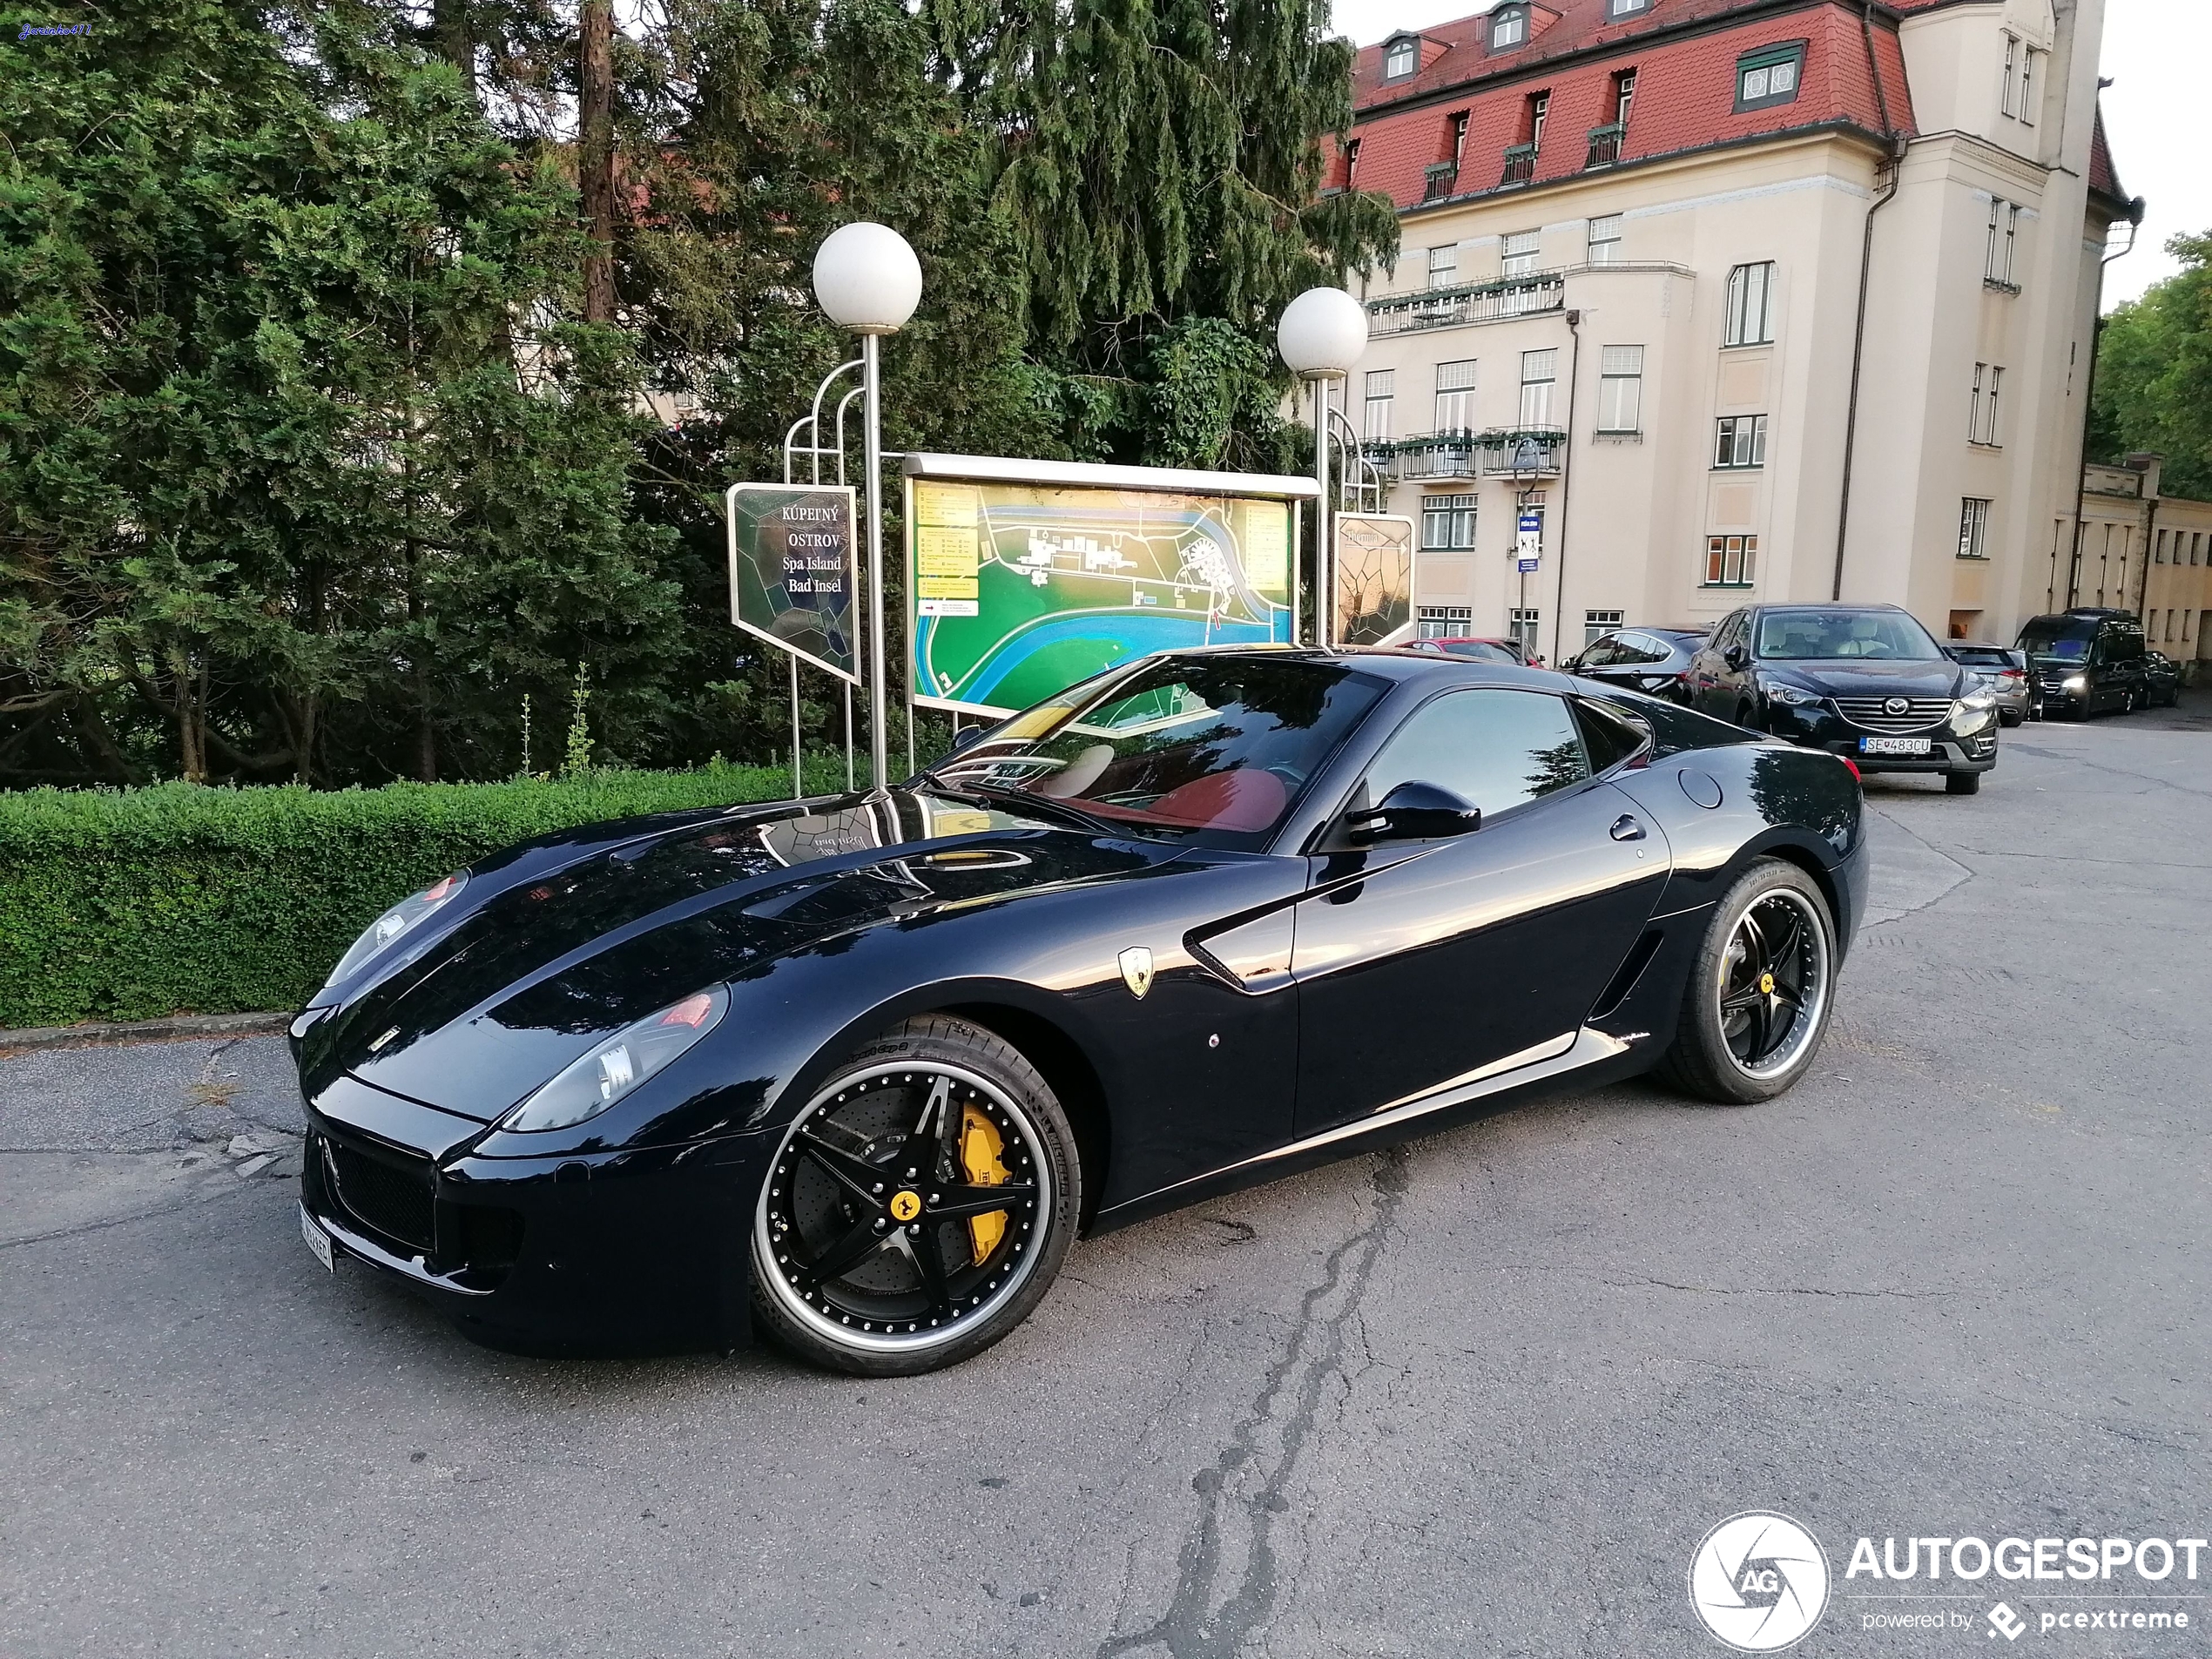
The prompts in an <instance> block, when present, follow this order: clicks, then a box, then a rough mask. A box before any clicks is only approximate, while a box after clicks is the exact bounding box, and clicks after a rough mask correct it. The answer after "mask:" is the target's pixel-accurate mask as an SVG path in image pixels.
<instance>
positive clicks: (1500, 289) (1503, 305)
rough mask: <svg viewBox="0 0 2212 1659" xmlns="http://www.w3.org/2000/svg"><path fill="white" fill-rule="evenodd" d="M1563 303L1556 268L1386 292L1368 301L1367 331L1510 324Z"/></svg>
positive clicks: (1564, 291)
mask: <svg viewBox="0 0 2212 1659" xmlns="http://www.w3.org/2000/svg"><path fill="white" fill-rule="evenodd" d="M1566 304H1567V278H1566V275H1565V274H1564V273H1561V272H1558V271H1533V272H1531V273H1528V274H1527V276H1514V277H1505V278H1501V280H1497V281H1494V282H1471V283H1462V284H1460V285H1459V286H1457V287H1449V288H1424V289H1422V290H1421V291H1420V292H1419V293H1402V294H1399V293H1393V294H1385V295H1384V296H1383V297H1382V298H1380V299H1379V300H1369V301H1368V302H1367V313H1368V319H1369V320H1368V324H1367V332H1368V333H1369V334H1372V335H1376V336H1380V335H1383V334H1413V333H1416V332H1418V331H1420V329H1423V328H1453V327H1458V326H1459V325H1460V324H1461V323H1467V322H1510V321H1512V320H1513V319H1514V318H1515V317H1527V316H1534V315H1536V314H1540V313H1543V312H1548V311H1558V310H1561V309H1562V308H1564V307H1565V306H1566Z"/></svg>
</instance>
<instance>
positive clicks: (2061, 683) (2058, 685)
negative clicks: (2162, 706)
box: [2019, 608, 2150, 720]
mask: <svg viewBox="0 0 2212 1659" xmlns="http://www.w3.org/2000/svg"><path fill="white" fill-rule="evenodd" d="M2019 649H2020V651H2021V653H2022V654H2023V655H2025V656H2026V657H2027V672H2028V681H2029V687H2030V690H2029V695H2030V696H2031V697H2032V698H2033V699H2034V701H2035V704H2036V705H2037V706H2038V707H2039V708H2040V709H2041V711H2042V712H2043V715H2044V718H2047V719H2058V718H2071V719H2078V720H2086V719H2087V718H2089V717H2090V716H2091V715H2093V714H2101V713H2104V712H2106V711H2108V710H2113V709H2121V710H2128V709H2138V708H2141V707H2142V706H2143V705H2144V704H2146V703H2147V702H2148V701H2149V700H2150V681H2149V668H2148V664H2147V663H2146V662H2145V660H2144V656H2143V652H2144V645H2143V625H2142V624H2141V623H2140V622H2138V621H2137V620H2136V619H2135V613H2134V611H2132V610H2104V609H2092V608H2084V609H2081V610H2068V611H2066V612H2065V613H2063V614H2062V615H2059V616H2052V617H2033V618H2031V619H2030V620H2029V622H2028V623H2027V626H2025V627H2023V628H2022V629H2021V630H2020V647H2019Z"/></svg>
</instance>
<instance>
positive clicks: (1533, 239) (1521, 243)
mask: <svg viewBox="0 0 2212 1659" xmlns="http://www.w3.org/2000/svg"><path fill="white" fill-rule="evenodd" d="M1541 239H1542V233H1541V232H1538V231H1513V232H1510V233H1507V236H1506V239H1505V241H1504V244H1503V249H1504V253H1505V264H1504V266H1503V270H1504V273H1505V274H1506V275H1507V276H1509V277H1517V276H1528V275H1531V274H1533V273H1534V271H1535V269H1536V255H1537V253H1538V252H1539V249H1540V246H1541Z"/></svg>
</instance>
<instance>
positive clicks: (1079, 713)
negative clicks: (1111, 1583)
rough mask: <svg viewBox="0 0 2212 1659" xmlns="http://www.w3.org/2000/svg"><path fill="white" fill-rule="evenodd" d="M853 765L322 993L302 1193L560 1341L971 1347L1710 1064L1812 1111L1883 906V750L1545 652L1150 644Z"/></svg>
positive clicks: (1704, 1084) (606, 863) (526, 881)
mask: <svg viewBox="0 0 2212 1659" xmlns="http://www.w3.org/2000/svg"><path fill="white" fill-rule="evenodd" d="M963 738H964V741H963V742H962V743H961V745H957V746H956V747H955V748H954V752H952V753H951V754H950V755H949V756H948V757H947V758H946V759H944V760H942V761H941V762H940V763H939V764H938V765H936V766H935V767H934V769H932V770H930V771H927V772H922V773H921V774H920V775H919V776H917V777H915V778H914V779H910V780H908V781H907V782H906V783H904V784H901V785H899V786H895V787H893V788H890V789H885V790H877V791H873V792H867V793H863V794H858V795H853V796H849V797H842V798H834V799H817V800H810V801H804V802H790V803H785V804H781V805H775V806H739V807H732V808H729V809H727V810H705V811H698V812H690V813H671V814H666V815H664V816H660V817H656V818H647V819H636V820H633V821H630V822H624V823H616V824H602V825H595V826H590V827H588V828H584V829H579V830H574V831H570V832H568V833H563V834H558V835H553V836H548V837H545V838H543V839H542V840H536V841H532V842H530V843H529V844H527V845H525V846H518V847H515V848H512V849H510V850H509V851H507V852H504V853H499V854H497V855H496V856H494V857H491V858H489V859H486V860H483V861H482V863H479V864H477V865H475V866H474V867H471V868H470V869H469V870H467V871H465V872H458V873H455V874H454V875H452V876H449V877H448V878H447V879H446V880H442V881H440V882H439V883H437V885H435V887H430V888H428V890H427V891H425V892H422V893H419V894H415V895H414V896H413V897H411V898H409V899H408V900H405V901H403V902H402V903H401V904H400V905H398V906H396V907H395V908H394V909H392V910H391V911H389V912H388V913H387V914H385V915H384V916H382V917H381V918H379V919H378V921H376V922H375V924H374V926H372V927H370V928H369V930H368V932H367V933H366V934H363V935H362V937H361V941H359V942H358V943H357V944H356V945H354V948H352V949H351V950H349V951H348V952H347V954H346V955H345V957H344V958H343V959H342V960H341V961H340V962H339V964H338V966H337V968H335V969H334V972H333V973H332V974H331V977H330V981H329V983H328V984H327V986H326V987H325V988H323V990H322V991H321V992H320V993H319V994H318V995H316V996H315V997H314V1000H313V1001H312V1002H311V1003H310V1004H309V1006H308V1007H307V1009H306V1010H305V1011H304V1012H302V1013H301V1014H300V1016H299V1017H298V1019H297V1020H296V1021H295V1022H293V1028H292V1035H293V1046H294V1049H295V1052H296V1054H297V1056H298V1060H299V1067H300V1082H301V1085H302V1089H303V1091H304V1093H305V1095H306V1096H307V1103H308V1116H309V1122H310V1134H309V1138H308V1156H307V1167H306V1171H305V1175H304V1177H303V1190H302V1195H301V1199H302V1201H301V1211H300V1223H301V1226H302V1228H303V1230H304V1231H305V1232H306V1234H307V1242H308V1243H309V1244H310V1245H312V1246H313V1247H314V1250H315V1251H316V1254H317V1255H318V1256H319V1257H320V1258H322V1259H323V1260H324V1261H325V1262H326V1263H329V1262H334V1261H335V1260H336V1259H338V1258H350V1259H351V1260H353V1261H355V1262H359V1263H365V1264H368V1265H369V1266H370V1267H372V1268H374V1269H376V1270H378V1271H382V1272H385V1273H388V1274H391V1275H395V1276H396V1277H397V1278H401V1279H402V1280H405V1281H406V1282H408V1284H410V1285H414V1286H415V1287H417V1288H419V1289H420V1290H421V1291H423V1292H425V1293H427V1294H428V1295H429V1296H431V1297H433V1298H435V1300H436V1301H437V1302H438V1303H440V1304H441V1305H443V1306H444V1307H445V1309H446V1310H447V1311H448V1312H449V1313H451V1314H452V1315H453V1316H454V1318H455V1319H456V1320H457V1321H458V1322H459V1323H460V1325H462V1328H463V1329H465V1330H466V1331H468V1332H470V1333H472V1334H474V1335H475V1336H477V1337H479V1338H481V1339H484V1340H487V1341H489V1342H493V1343H496V1344H499V1345H506V1346H511V1347H519V1348H524V1349H529V1350H533V1351H537V1352H581V1351H602V1352H604V1351H608V1350H624V1351H631V1352H635V1351H638V1350H640V1349H645V1348H663V1349H665V1348H671V1347H683V1346H713V1347H724V1348H726V1347H732V1346H736V1345H741V1344H743V1343H745V1341H747V1340H748V1339H750V1338H751V1336H752V1333H753V1332H755V1331H756V1330H759V1329H762V1328H765V1330H766V1331H767V1332H770V1333H772V1335H773V1336H774V1337H776V1338H777V1339H779V1340H780V1341H781V1342H783V1343H784V1344H785V1345H787V1346H789V1347H790V1348H792V1349H793V1350H795V1351H797V1352H799V1353H800V1354H802V1355H805V1356H806V1357H807V1358H809V1359H813V1360H816V1361H819V1363H821V1364H824V1365H827V1366H836V1367H840V1368H843V1369H845V1370H847V1371H852V1372H859V1373H862V1374H868V1375H884V1374H894V1373H905V1372H920V1371H926V1370H929V1369H932V1368H934V1367H936V1366H944V1365H948V1364H950V1363H953V1362H954V1361H956V1360H959V1359H964V1358H966V1357H967V1356H968V1355H970V1354H973V1353H974V1352H977V1351H978V1350H980V1349H981V1348H983V1347H986V1346H988V1345H989V1344H991V1343H993V1342H995V1341H996V1340H997V1339H999V1338H1001V1337H1002V1336H1004V1335H1005V1334H1006V1333H1007V1332H1008V1331H1009V1330H1011V1329H1012V1328H1013V1327H1014V1326H1015V1325H1018V1324H1019V1323H1020V1322H1021V1321H1022V1318H1024V1317H1025V1316H1026V1315H1027V1314H1028V1312H1029V1310H1030V1309H1031V1308H1033V1307H1034V1306H1035V1305H1036V1304H1037V1302H1038V1301H1039V1299H1040V1298H1042V1297H1043V1296H1044V1295H1045V1294H1046V1292H1047V1291H1048V1290H1049V1287H1050V1285H1051V1284H1052V1280H1053V1278H1054V1275H1055V1272H1056V1271H1058V1269H1059V1267H1060V1264H1061V1262H1062V1258H1064V1256H1065V1255H1066V1252H1067V1251H1068V1247H1069V1241H1070V1240H1071V1239H1072V1238H1074V1237H1075V1235H1076V1233H1077V1232H1078V1231H1098V1230H1103V1229H1107V1228H1112V1227H1116V1226H1120V1225H1122V1224H1125V1223H1128V1222H1130V1221H1134V1220H1136V1219H1139V1218H1141V1217H1145V1216H1148V1215H1151V1214H1155V1213H1157V1212H1158V1211H1163V1210H1165V1209H1168V1208H1170V1207H1173V1206H1176V1205H1178V1204H1188V1203H1190V1202H1192V1201H1194V1200H1196V1199H1198V1198H1200V1197H1205V1196H1208V1195H1211V1194H1216V1193H1219V1192H1222V1191H1224V1190H1229V1189H1232V1188H1235V1187H1238V1186H1242V1185H1245V1184H1251V1183H1253V1182H1258V1181H1264V1180H1267V1179H1270V1178H1271V1177H1276V1176H1278V1175H1282V1174H1285V1173H1286V1172H1288V1171H1291V1170H1298V1169H1301V1168H1304V1167H1306V1166H1309V1165H1311V1164H1313V1163H1318V1162H1320V1161H1322V1160H1325V1159H1329V1158H1335V1157H1345V1156H1346V1155H1349V1154H1352V1153H1355V1152H1359V1151H1363V1150H1370V1149H1372V1148H1375V1147H1378V1146H1381V1145H1384V1144H1387V1143H1391V1142H1393V1141H1395V1140H1399V1139H1403V1138H1405V1137H1406V1136H1412V1135H1416V1134H1420V1133H1425V1132H1426V1131H1428V1130H1434V1129H1438V1128H1440V1127H1443V1126H1445V1125H1447V1124H1451V1123H1460V1122H1463V1121H1465V1120H1467V1118H1469V1117H1472V1116H1477V1115H1480V1114H1483V1113H1487V1112H1490V1111H1494V1110H1496V1109H1500V1108H1501V1107H1504V1106H1507V1105H1510V1104H1512V1103H1515V1102H1517V1101H1521V1100H1523V1099H1527V1098H1528V1097H1530V1096H1533V1095H1535V1094H1537V1093H1539V1092H1541V1091H1548V1090H1559V1089H1588V1088H1592V1087H1595V1086H1597V1085H1599V1084H1602V1083H1606V1082H1612V1081H1614V1080H1616V1079H1619V1078H1622V1077H1626V1076H1631V1075H1634V1074H1636V1073H1641V1072H1649V1071H1654V1070H1656V1071H1659V1072H1662V1073H1663V1074H1664V1075H1665V1076H1667V1077H1668V1078H1669V1080H1670V1081H1671V1082H1672V1083H1673V1084H1674V1085H1675V1086H1676V1088H1678V1089H1684V1090H1687V1091H1689V1092H1690V1093H1692V1094H1694V1095H1697V1096H1703V1097H1704V1098H1706V1099H1709V1100H1712V1101H1716V1102H1722V1103H1751V1102H1755V1101H1760V1100H1764V1099H1766V1098H1768V1097H1770V1096H1774V1095H1777V1094H1778V1093H1780V1092H1781V1091H1782V1090H1784V1089H1787V1088H1789V1087H1790V1086H1791V1084H1792V1083H1793V1082H1796V1081H1797V1078H1799V1077H1800V1076H1803V1075H1804V1071H1805V1069H1806V1068H1807V1067H1808V1066H1809V1065H1810V1064H1811V1062H1812V1059H1813V1056H1814V1055H1815V1054H1816V1053H1817V1051H1818V1049H1819V1047H1820V1042H1821V1038H1822V1035H1823V1033H1824V1030H1825V1029H1826V1027H1827V1022H1828V1017H1829V1013H1830V1008H1831V1004H1832V1001H1833V997H1834V989H1835V983H1836V974H1837V971H1838V968H1839V966H1840V964H1841V962H1842V960H1843V955H1844V950H1845V948H1846V947H1847V946H1848V945H1849V943H1850V941H1851V934H1852V932H1853V929H1854V927H1856V925H1857V922H1858V917H1859V915H1860V914H1861V911H1862V909H1863V907H1864V904H1865V880H1866V874H1865V872H1866V860H1865V851H1864V847H1863V844H1862V840H1861V828H1860V810H1861V809H1860V799H1859V790H1858V779H1857V778H1856V775H1855V773H1854V772H1853V770H1852V768H1851V765H1849V764H1848V763H1847V762H1845V761H1844V760H1842V759H1838V758H1837V757H1836V756H1834V755H1832V754H1828V753H1823V752H1817V751H1810V750H1805V749H1801V748H1797V747H1793V746H1791V745H1788V744H1786V743H1783V742H1780V741H1778V740H1776V739H1773V738H1762V737H1759V736H1757V735H1756V734H1753V733H1751V732H1745V731H1743V730H1742V729H1741V728H1738V727H1736V726H1731V725H1723V724H1722V723H1720V722H1718V721H1716V720H1712V719H1709V718H1705V717H1703V716H1702V715H1699V714H1696V713H1693V712H1691V711H1689V710H1686V709H1683V708H1680V707H1677V706H1676V705H1671V704H1667V703H1662V702H1658V701H1656V700H1653V699H1651V698H1644V697H1642V696H1640V695H1638V694H1636V693H1635V692H1633V691H1626V690H1622V689H1618V688H1614V687H1609V686H1606V685H1599V684H1596V683H1594V682H1592V681H1589V680H1587V679H1581V680H1578V679H1574V678H1568V677H1567V676H1565V675H1561V674H1554V673H1549V672H1545V671H1540V670H1534V669H1527V668H1522V667H1519V666H1517V665H1514V664H1501V663H1491V662H1484V661H1476V660H1466V659H1460V658H1450V657H1438V656H1434V655H1426V654H1420V653H1413V652H1406V651H1348V652H1347V651H1323V650H1315V649H1299V648H1279V647H1278V648H1274V649H1264V648H1224V649H1218V650H1211V651H1190V652H1183V653H1176V654H1170V655H1163V656H1157V657H1150V658H1143V659H1142V660H1140V661H1137V662H1135V663H1133V664H1128V665H1127V666H1125V667H1123V668H1121V669H1118V670H1116V671H1110V672H1109V673H1107V674H1104V675H1103V676H1101V677H1099V678H1096V679H1094V680H1090V681H1089V682H1086V683H1085V684H1083V685H1079V686H1076V687H1075V688H1074V689H1072V690H1070V691H1067V692H1066V693H1064V694H1062V696H1061V697H1059V698H1055V700H1054V701H1052V702H1051V703H1049V704H1048V705H1043V706H1041V707H1037V708H1034V709H1031V710H1029V711H1027V712H1025V713H1022V714H1018V715H1016V716H1015V717H1014V718H1011V719H1008V720H1006V721H1004V722H1002V723H1001V724H1000V725H996V726H994V727H990V728H988V729H981V730H978V731H974V732H968V733H964V734H963Z"/></svg>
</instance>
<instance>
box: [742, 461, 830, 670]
mask: <svg viewBox="0 0 2212 1659" xmlns="http://www.w3.org/2000/svg"><path fill="white" fill-rule="evenodd" d="M741 489H742V490H745V491H748V492H750V493H752V494H755V495H764V496H844V497H845V531H846V534H845V591H846V595H847V596H848V598H849V601H850V604H851V609H852V616H851V623H850V627H851V632H852V636H853V666H852V667H851V668H840V667H839V666H838V665H837V664H835V663H833V662H830V661H828V660H827V659H826V658H820V657H817V656H815V655H814V653H813V652H812V651H801V650H799V647H798V646H796V645H794V644H792V643H791V642H790V641H789V640H787V639H783V638H779V637H777V636H776V635H775V634H772V633H771V632H769V631H768V630H766V629H765V628H762V627H759V626H757V625H756V624H752V623H750V622H747V621H746V620H745V618H744V617H741V616H739V615H738V491H739V490H741ZM722 520H723V528H724V530H725V533H726V535H727V536H728V538H729V559H730V620H731V621H732V623H733V624H736V625H737V626H738V628H739V629H741V630H743V631H745V632H746V633H749V634H751V635H752V636H753V637H755V638H756V639H760V640H764V641H765V642H766V643H767V644H771V645H773V646H774V647H775V648H776V649H777V650H778V651H783V652H786V653H787V654H788V655H790V656H792V657H795V658H799V660H801V661H802V662H806V663H811V664H813V666H815V667H816V668H819V669H820V670H821V671H822V672H824V673H825V674H832V675H834V676H836V677H837V678H839V679H841V680H843V681H845V682H846V684H847V685H860V660H861V650H860V636H861V632H862V628H861V622H860V498H859V493H858V492H857V491H856V490H854V489H853V487H852V486H851V485H850V484H755V483H735V484H732V485H731V486H730V487H729V489H725V490H724V491H723V492H722Z"/></svg>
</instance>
